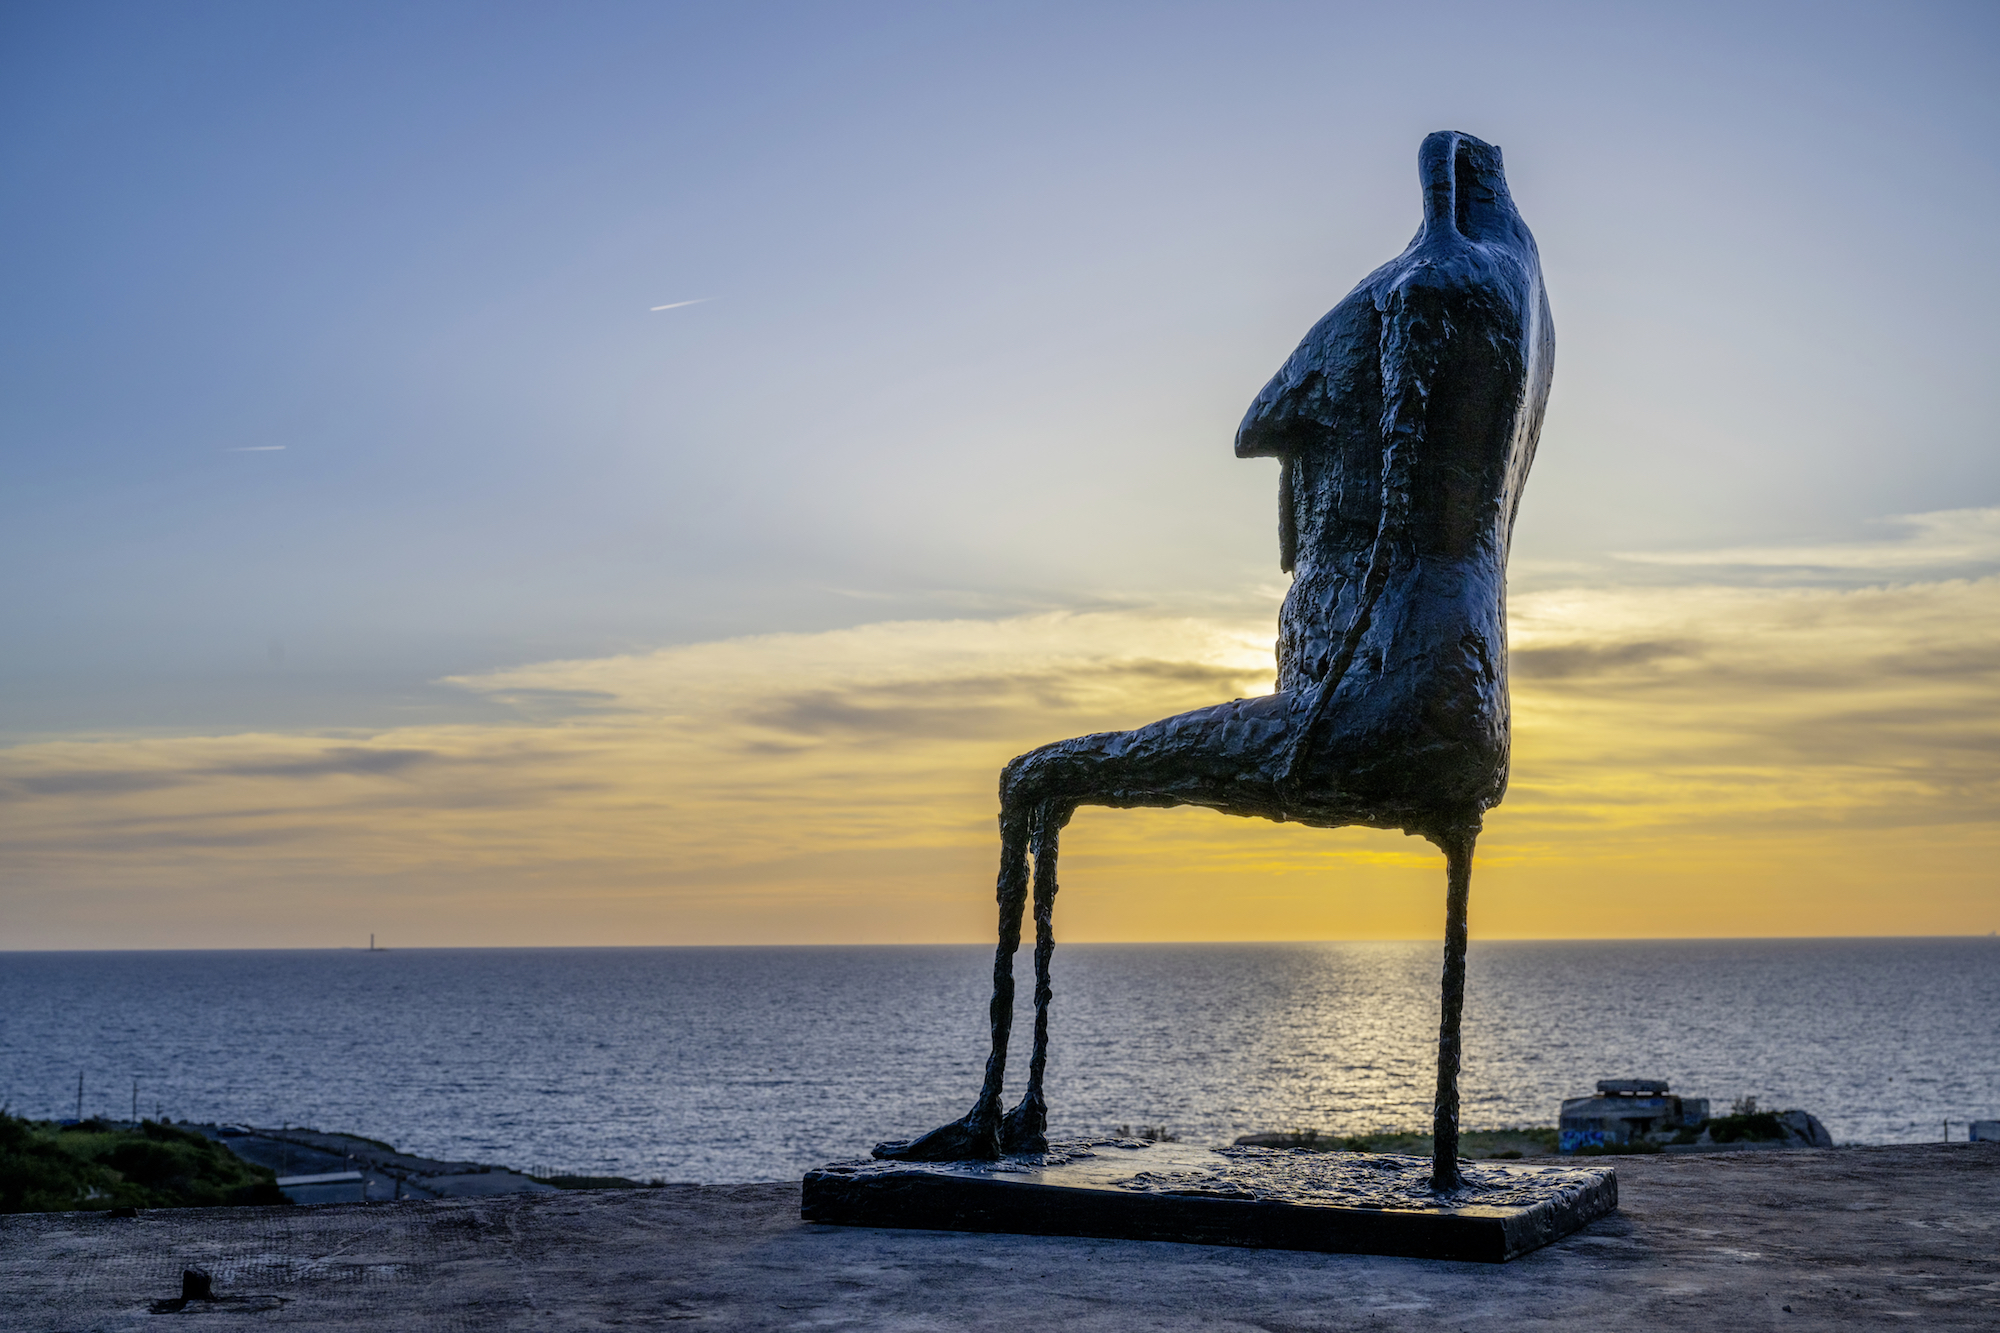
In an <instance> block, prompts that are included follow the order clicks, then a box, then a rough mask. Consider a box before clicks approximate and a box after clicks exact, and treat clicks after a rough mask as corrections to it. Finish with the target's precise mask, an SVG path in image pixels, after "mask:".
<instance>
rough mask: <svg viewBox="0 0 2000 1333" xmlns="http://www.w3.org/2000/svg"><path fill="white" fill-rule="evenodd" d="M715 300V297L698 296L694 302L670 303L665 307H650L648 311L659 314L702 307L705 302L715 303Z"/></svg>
mask: <svg viewBox="0 0 2000 1333" xmlns="http://www.w3.org/2000/svg"><path fill="white" fill-rule="evenodd" d="M714 299H715V298H714V297H713V296H697V297H695V298H694V300H692V301H669V302H667V303H666V304H665V305H656V306H648V307H647V309H648V310H651V311H654V312H658V311H661V310H679V309H680V308H681V307H682V306H684V305H700V304H702V303H703V302H704V301H713V300H714Z"/></svg>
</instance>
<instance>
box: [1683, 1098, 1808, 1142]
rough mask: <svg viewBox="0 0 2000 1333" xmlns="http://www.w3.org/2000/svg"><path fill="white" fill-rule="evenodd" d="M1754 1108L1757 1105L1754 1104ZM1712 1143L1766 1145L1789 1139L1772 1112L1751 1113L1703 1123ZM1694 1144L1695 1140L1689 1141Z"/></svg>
mask: <svg viewBox="0 0 2000 1333" xmlns="http://www.w3.org/2000/svg"><path fill="white" fill-rule="evenodd" d="M1752 1105H1753V1106H1754V1105H1755V1103H1752ZM1702 1128H1703V1129H1706V1130H1707V1131H1708V1138H1709V1142H1711V1143H1739V1142H1742V1143H1764V1142H1769V1141H1771V1140H1774V1139H1783V1138H1785V1137H1787V1135H1786V1134H1785V1127H1784V1126H1783V1125H1781V1124H1779V1123H1778V1117H1777V1116H1776V1115H1775V1114H1774V1113H1772V1112H1770V1111H1754V1110H1753V1111H1751V1112H1750V1113H1749V1114H1748V1115H1720V1116H1711V1117H1709V1119H1708V1120H1707V1121H1706V1122H1704V1123H1703V1125H1702ZM1688 1141H1689V1142H1690V1143H1692V1142H1693V1141H1694V1140H1693V1139H1692V1138H1690V1139H1689V1140H1688Z"/></svg>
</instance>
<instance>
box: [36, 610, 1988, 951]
mask: <svg viewBox="0 0 2000 1333" xmlns="http://www.w3.org/2000/svg"><path fill="white" fill-rule="evenodd" d="M1274 611H1275V607H1274V606H1273V607H1270V608H1265V609H1261V610H1260V611H1259V613H1258V614H1257V615H1256V616H1255V617H1254V619H1253V618H1252V617H1251V616H1249V615H1246V616H1245V617H1244V618H1243V620H1242V622H1241V623H1235V622H1230V623H1222V622H1218V621H1213V620H1204V619H1194V618H1185V617H1180V618H1176V617H1167V616H1160V615H1150V614H1143V613H1138V612H1097V613H1087V614H1082V613H1079V614H1050V615H1042V616H1033V617H1020V618H1015V619H1011V620H1001V621H986V622H981V621H926V622H903V623H896V624H883V625H873V626H864V627H861V628H858V629H852V630H843V631H838V632H834V633H826V634H810V635H806V634H784V635H767V636H759V637H755V638H746V639H736V640H729V641H724V642H719V643H708V644H698V645H693V646H689V647H682V648H672V649H665V650H662V651H659V652H655V653H649V654H644V655H633V656H622V657H613V658H604V659H595V660H586V661H567V662H550V663H544V664H540V665H537V666H532V667H526V668H522V669H519V670H511V671H505V672H495V673H491V674H487V675H482V676H478V677H471V678H466V679H464V680H461V681H458V682H457V683H458V684H460V685H461V686H463V687H464V688H467V689H470V690H475V691H478V692H480V693H482V694H485V695H487V696H488V697H490V698H492V699H495V700H499V701H502V702H505V703H508V704H510V705H511V706H512V708H513V709H514V711H515V714H516V717H517V720H516V721H514V722H511V723H508V724H504V725H484V726H429V727H422V726H419V727H407V728H399V729H395V730H390V731H385V732H381V733H378V734H374V735H369V736H365V737H331V736H307V735H281V734H245V735H235V736H221V737H165V738H161V737H130V736H107V737H98V738H90V739H65V740H58V741H48V742H43V743H37V744H30V745H21V746H17V747H14V748H13V749H12V750H10V751H7V752H4V754H0V794H4V795H5V796H6V797H7V799H5V800H4V801H0V821H4V824H5V835H4V836H5V839H6V845H7V846H8V847H9V849H10V851H9V859H10V865H11V870H10V877H11V879H12V880H13V884H14V887H13V888H12V889H11V890H10V894H11V904H12V905H11V906H10V908H9V911H8V913H7V921H6V924H5V928H4V934H0V946H4V947H17V948H18V947H201V946H204V945H236V944H241V945H251V944H269V945H278V944H298V945H324V944H341V943H353V942H356V941H357V940H360V939H364V938H365V937H366V935H367V934H368V933H369V932H370V931H371V930H372V931H375V932H377V933H379V934H382V935H384V936H385V937H386V938H388V939H390V940H392V941H394V942H397V943H401V944H406V945H417V944H436V945H476V944H516V945H525V944H620V943H631V944H674V943H760V942H773V943H785V942H797V943H809V942H866V941H881V942H894V941H951V940H957V941H978V940H985V939H990V938H991V932H992V925H993V923H992V913H993V908H992V877H993V871H994V865H993V858H994V854H995V846H994V843H995V840H994V831H993V814H994V807H995V802H994V796H993V787H994V781H995V778H996V776H997V773H998V770H999V768H1000V766H1001V765H1002V764H1003V763H1004V762H1005V761H1006V760H1007V759H1008V758H1010V757H1011V756H1012V755H1014V754H1016V753H1019V752H1020V751H1022V750H1024V749H1027V748H1030V747H1031V746H1033V745H1036V744H1039V743H1042V742H1045V741H1048V740H1054V739H1059V738H1061V737H1064V736H1070V735H1077V734H1081V733H1084V732H1088V731H1098V730H1108V729H1113V728H1119V727H1126V726H1131V725H1134V724H1137V723H1140V722H1144V721H1148V720H1150V719H1152V718H1155V717H1160V716H1165V715H1167V714H1170V713H1173V712H1177V711H1181V710H1184V709H1188V708H1193V707H1199V706H1201V705H1203V704H1207V703H1212V702H1216V701H1218V700H1222V699H1227V698H1230V697H1233V696H1236V695H1244V694H1251V693H1256V692H1260V691H1262V690H1267V689H1269V688H1270V678H1271V664H1270V647H1269V644H1270V637H1271V634H1270V629H1269V626H1270V624H1271V622H1272V613H1273V612H1274ZM1512 633H1513V671H1514V708H1515V754H1514V773H1513V781H1512V786H1511V790H1510V792H1509V796H1508V800H1507V803H1506V804H1505V805H1504V806H1502V807H1501V808H1500V809H1499V810H1497V811H1495V812H1494V813H1493V814H1492V815H1490V816H1489V818H1488V823H1487V832H1486V834H1485V836H1484V838H1483V839H1482V841H1481V844H1480V862H1479V864H1480V869H1479V874H1478V877H1477V878H1476V880H1475V887H1474V898H1473V927H1474V933H1475V936H1483V937H1487V938H1496V937H1517V938H1518V937H1534V938H1554V937H1609V936H1676V935H1678V936H1692V935H1738V934H1748V935H1772V934H1775V935H1813V934H1956V933H1985V932H1986V931H1989V930H1993V929H1995V928H1997V927H2000V890H1997V889H1996V887H1995V880H1994V876H1993V875H1992V872H1991V866H1992V864H1993V858H1994V853H1995V851H1996V845H1995V844H1996V841H2000V839H1996V836H1995V830H1996V825H1995V820H1994V814H1995V810H1996V808H2000V807H1996V797H2000V760H1996V756H2000V720H1997V719H2000V709H1996V707H1995V705H1996V703H2000V698H1997V697H1996V695H2000V651H1997V650H2000V579H1994V578H1985V579H1976V580H1953V581H1944V582H1934V583H1919V584H1907V585H1903V586H1899V587H1887V588H1870V589H1863V590H1858V591H1856V590H1800V589H1758V588H1748V589H1746V588H1722V587H1674V588H1610V589H1589V590H1570V591H1557V592H1549V593H1543V594H1539V595H1535V596H1528V597H1520V598H1517V599H1516V601H1515V603H1514V605H1513V608H1512ZM1063 847H1064V858H1063V866H1064V872H1063V894H1062V898H1061V900H1060V902H1059V904H1058V909H1057V927H1058V933H1059V935H1060V936H1061V937H1062V938H1065V939H1071V940H1190V939H1218V940H1219V939H1329V938H1340V939H1366V938H1431V937H1435V936H1436V935H1437V933H1438V930H1439V924H1440V917H1441V896H1442V873H1441V869H1440V860H1439V858H1438V857H1437V856H1436V854H1435V853H1434V852H1433V851H1432V850H1431V849H1430V848H1429V847H1428V846H1427V845H1426V844H1424V843H1422V842H1419V841H1415V840H1411V839H1405V838H1403V837H1400V836H1398V835H1395V834H1385V833H1379V832H1373V831H1368V830H1339V831H1331V832H1329V831H1326V830H1315V829H1305V828H1300V827H1297V826H1293V825H1276V824H1270V823H1267V822H1264V821H1256V820H1244V819H1235V818H1230V817H1227V816H1221V815H1217V814H1214V813H1212V812H1207V811H1198V810H1177V811H1106V810H1096V809H1086V810H1084V811H1081V812H1079V814H1078V816H1077V818H1076V820H1075V822H1074V823H1073V824H1072V825H1071V827H1070V830H1069V832H1068V833H1067V834H1066V835H1065V838H1064V844H1063Z"/></svg>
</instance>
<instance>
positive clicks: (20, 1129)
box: [0, 1111, 290, 1213]
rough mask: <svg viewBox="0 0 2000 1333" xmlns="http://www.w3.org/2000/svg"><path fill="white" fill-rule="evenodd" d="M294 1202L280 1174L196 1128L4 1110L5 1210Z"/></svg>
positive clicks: (1, 1189)
mask: <svg viewBox="0 0 2000 1333" xmlns="http://www.w3.org/2000/svg"><path fill="white" fill-rule="evenodd" d="M288 1202H290V1201H289V1200H288V1199H286V1198H285V1196H284V1194H283V1193H281V1192H280V1191H279V1189H278V1185H277V1176H276V1174H275V1173H273V1172H271V1171H268V1170H266V1169H265V1168H263V1167H259V1166H252V1165H250V1163H248V1162H246V1161H244V1160H242V1159H241V1158H239V1157H237V1156H236V1155H235V1154H234V1153H232V1152H230V1151H229V1150H228V1149H227V1148H225V1147H223V1146H222V1145H221V1144H219V1143H217V1142H215V1141H214V1140H212V1139H208V1138H204V1137H203V1136H202V1135H200V1134H197V1133H195V1132H194V1131H193V1130H187V1129H181V1128H178V1127H177V1126H174V1125H168V1124H162V1123H159V1122H157V1121H152V1120H147V1121H143V1122H141V1123H140V1125H139V1127H138V1128H137V1129H118V1128H115V1127H113V1126H111V1125H108V1124H106V1123H105V1122H103V1121H101V1120H86V1121H84V1122H83V1123H82V1124H80V1125H66V1126H63V1127H61V1128H58V1127H56V1126H54V1125H51V1124H48V1123H47V1122H42V1121H33V1120H22V1119H19V1118H17V1117H15V1116H11V1115H8V1114H7V1113H6V1112H5V1111H0V1212H5V1213H51V1212H63V1211H67V1210H69V1209H74V1208H203V1207H214V1206H218V1205H225V1204H279V1203H288Z"/></svg>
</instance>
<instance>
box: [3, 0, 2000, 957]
mask: <svg viewBox="0 0 2000 1333" xmlns="http://www.w3.org/2000/svg"><path fill="white" fill-rule="evenodd" d="M1996 58H2000V12H1996V11H1995V10H1994V9H1993V8H1992V7H1991V6H1989V5H1982V4H1965V5H1955V4H1924V3H1911V4H1896V5H1888V4H1861V5H1846V4H1838V3H1834V4H1825V3H1816V4H1810V5H1807V4H1765V5H1759V4H1740V3H1738V4H1728V5H1720V4H1717V5H1704V4H1698V3H1697V4H1682V5H1675V6H1671V7H1669V6H1638V5H1619V4H1605V3H1599V4H1575V5H1572V4H1507V3H1480V4H1429V5H1405V6H1389V5H1379V4H1377V5H1349V4H1339V3H1324V4H1258V3H1230V4H1186V5H1176V4H1149V5H1119V4H1064V5H1047V6H1037V5H1006V4H999V5H980V6H971V5H963V6H960V5H916V4H906V5H880V4H849V5H841V6H834V5H798V6H790V5H779V4H771V5H754V4H752V5H672V4H618V3H608V2H606V3H594V4H591V5H581V6H550V5H507V4H495V3H483V4H467V5H458V4H447V3H416V4H384V5H369V4H361V3H341V4H327V5H316V4H309V3H299V4H288V5H283V6H273V5H265V4H204V3H181V4H176V5H171V6H162V5H146V4H138V3H127V4H108V5H107V4H92V3H61V4H54V3H22V4H15V5H11V6H8V7H7V8H6V10H5V11H4V13H0V236H4V241H5V247H6V253H7V254H8V256H9V262H7V263H6V264H4V265H0V338H4V340H5V348H4V353H5V354H4V356H0V478H4V483H0V863H4V864H5V865H7V867H8V870H7V872H6V874H5V875H4V876H0V948H15V949H26V948H146V947H157V948H169V947H173V948H179V947H222V946H245V947H249V946H257V947H323V946H336V945H356V944H361V943H364V942H365V939H366V937H367V936H368V935H369V934H370V933H375V934H377V935H378V936H379V937H381V938H382V939H383V940H384V941H385V942H387V943H390V944H394V945H526V944H574V945H602V944H704V943H714V944H745V943H819V942H828V943H841V942H926V941H974V940H980V939H987V938H991V931H992V914H993V908H992V896H991V895H992V878H993V871H994V858H995V845H996V840H995V835H994V825H993V815H994V811H995V798H994V794H993V793H994V781H995V777H996V774H997V772H998V769H999V767H1000V765H1001V764H1003V763H1004V762H1005V761H1006V760H1007V759H1008V758H1009V757H1010V756H1012V755H1014V754H1016V753H1019V752H1021V751H1023V750H1026V749H1029V748H1031V747H1033V746H1035V745H1037V744H1041V743H1043V742H1046V741H1049V740H1054V739H1059V738H1061V737H1064V736H1069V735H1075V734H1080V733H1083V732H1089V731H1098V730H1105V729H1109V728H1114V727H1124V726H1130V725H1136V724H1138V723H1141V722H1145V721H1148V720H1151V719H1153V718H1156V717H1160V716H1164V715H1166V714H1168V713H1171V712H1175V711H1179V710H1182V709H1186V708H1192V707H1198V706H1201V705H1203V704H1206V703H1212V702H1217V701H1220V700H1224V699H1228V698H1232V697H1236V696H1238V695H1244V694H1252V693H1257V692H1260V691H1263V690H1268V689H1269V688H1271V676H1272V674H1273V666H1272V660H1271V645H1272V640H1273V637H1274V624H1275V616H1276V609H1277V605H1278V603H1279V601H1280V599H1281V598H1282V596H1283V593H1284V586H1285V585H1284V580H1285V577H1286V576H1285V575H1283V574H1282V573H1281V572H1280V570H1279V568H1278V558H1277V537H1276V530H1275V529H1276V486H1277V476H1276V465H1275V464H1274V463H1272V462H1271V461H1270V460H1238V459H1236V458H1234V457H1233V456H1232V452H1231V447H1230V446H1231V440H1232V436H1233V432H1234V429H1235V425H1236V423H1237V421H1238V419H1239V418H1240V417H1241V415H1242V413H1243V411H1244V409H1245V407H1246V406H1247V405H1248V404H1249V402H1250V400H1251V398H1252V397H1253V396H1254V395H1255V393H1256V392H1257V390H1258V389H1259V388H1260V387H1261V386H1262V384H1263V383H1264V381H1265V380H1266V379H1267V378H1268V377H1269V376H1270V374H1271V373H1272V372H1273V371H1274V370H1275V369H1276V368H1277V366H1278V365H1279V364H1280V363H1281V362H1282V361H1283V360H1284V358H1285V356H1286V355H1288V354H1289V352H1290V350H1291V348H1292V347H1293V346H1294V345H1295V344H1296V343H1297V341H1298V339H1299V338H1300V337H1301V336H1302V335H1303V334H1304V332H1305V331H1306V329H1307V328H1308V327H1310V326H1311V324H1312V323H1313V322H1314V321H1315V320H1316V319H1317V318H1318V317H1319V316H1320V315H1321V314H1322V313H1324V312H1325V311H1326V310H1327V309H1328V308H1330V307H1331V306H1332V305H1333V304H1334V303H1335V302H1336V301H1337V300H1338V299H1339V298H1340V297H1341V296H1342V295H1344V294H1345V293H1346V292H1347V290H1348V289H1349V288H1350V287H1352V286H1353V285H1354V284H1355V283H1356V282H1358V281H1359V280H1360V279H1361V278H1362V276H1363V275H1365V274H1366V273H1367V272H1368V271H1369V270H1370V269H1372V268H1374V267H1375V266H1376V265H1378V264H1380V263H1381V262H1383V261H1385V260H1387V259H1388V258H1390V257H1392V256H1393V255H1394V254H1396V253H1397V252H1398V251H1399V250H1400V249H1401V248H1402V246H1403V245H1404V244H1405V242H1406V241H1407V240H1408V238H1409V236H1410V234H1411V233H1412V232H1413V231H1414V230H1415V227H1416V223H1417V220H1418V196H1417V188H1416V172H1415V156H1416V149H1417V145H1418V143H1419V142H1420V141H1421V139H1422V137H1423V135H1424V134H1425V133H1427V132H1429V131H1432V130H1436V129H1445V128H1450V129H1458V130H1463V131H1466V132H1469V133H1472V134H1475V135H1478V136H1479V137H1481V138H1484V139H1487V140H1489V141H1491V142H1494V143H1497V144H1499V145H1501V147H1502V148H1503V150H1504V151H1505V153H1506V160H1507V165H1508V175H1509V180H1510V183H1511V185H1512V190H1513V193H1514V196H1515V198H1516V201H1517V202H1518V204H1519V205H1520V208H1521V211H1522V213H1523V215H1524V216H1525V217H1526V218H1527V220H1528V222H1529V224H1530V226H1531V227H1532V228H1533V229H1534V231H1535V234H1536V236H1537V238H1538V240H1539V243H1540V247H1541V251H1542V256H1543V262H1544V269H1545V274H1546V278H1547V282H1548V287H1549V292H1550V298H1551V302H1552V305H1553V308H1554V312H1555V323H1556V330H1557V348H1558V350H1557V358H1556V377H1555V388H1554V393H1553V396H1552V398H1551V402H1550V407H1549V412H1548V418H1547V424H1546V427H1545V430H1544V432H1543V436H1542V442H1541V449H1540V453H1539V456H1538V459H1537V462H1536V465H1535V470H1534V473H1533V476H1532V478H1531V480H1530V482H1529V486H1528V490H1527V495H1526V499H1525V502H1524V504H1523V507H1522V510H1521V514H1520V519H1519V525H1518V528H1517V530H1516V538H1515V547H1514V557H1513V565H1512V570H1511V589H1512V591H1511V601H1510V617H1511V635H1512V644H1513V654H1512V666H1513V677H1514V682H1513V684H1514V707H1515V738H1514V763H1513V782H1512V787H1511V789H1510V793H1509V796H1508V799H1507V802H1506V804H1505V805H1503V806H1502V807H1501V808H1500V809H1498V810H1496V811H1494V812H1493V813H1492V814H1491V815H1489V816H1488V820H1487V833H1486V835H1485V837H1484V838H1483V840H1482V842H1481V844H1480V860H1479V871H1478V877H1477V879H1476V880H1475V890H1474V898H1473V911H1472V925H1473V932H1474V935H1475V937H1480V936H1484V937H1487V938H1509V937H1512V938H1555V937H1586V938H1599V937H1633V936H1638V937H1646V936H1726V935H1855V934H1858V935H1892V934H1969V933H1976V934H1985V933H1987V932H1989V931H1993V930H1996V929H2000V878H1996V876H1995V874H1994V873H1993V870H1992V866H1993V865H1994V864H1995V859H1996V858H1995V854H1996V852H2000V721H1996V719H2000V706H1997V705H2000V451H1996V449H1995V426H1994V422H1995V420H1996V419H2000V412H1997V411H1996V409H2000V375H1995V374H1994V373H1993V369H1992V367H1993V365H1994V364H1995V362H1996V359H2000V358H1996V352H2000V333H1996V331H1995V321H1994V320H1993V318H1992V316H1991V312H1992V311H1993V310H1994V309H1995V308H1996V305H2000V247H1995V246H1994V245H1993V244H1992V242H1991V239H1990V238H1991V233H1992V219H1993V218H1994V217H1995V216H2000V171H1996V157H2000V115H1997V114H1996V112H1997V111H2000V83H1996V81H1995V80H1994V79H1993V78H1992V70H1993V68H1994V67H1995V63H1996ZM1071 828H1072V832H1071V833H1070V834H1069V835H1068V836H1067V837H1066V838H1065V843H1064V851H1065V858H1064V865H1065V874H1064V880H1063V886H1064V893H1063V898H1062V901H1061V904H1060V906H1059V909H1058V917H1057V927H1058V932H1059V934H1060V935H1061V937H1062V938H1065V939H1076V940H1201V939H1346V938H1352V939H1364V938H1429V937H1433V936H1435V935H1436V934H1437V933H1438V931H1439V930H1440V928H1441V916H1442V887H1443V876H1442V869H1441V861H1440V859H1439V858H1438V856H1437V855H1436V853H1435V852H1434V851H1433V849H1431V848H1430V847H1429V846H1428V845H1427V844H1424V843H1422V842H1419V841H1413V840H1409V839H1405V838H1402V837H1401V836H1398V835H1395V834H1385V833H1378V832H1370V831H1366V830H1341V831H1325V830H1305V829H1299V828H1296V827H1294V826H1289V825H1283V826H1280V825H1271V824H1265V823H1261V822H1252V821H1244V820H1237V819H1231V818H1228V817H1225V816H1221V815H1217V814H1214V813H1212V812H1207V811H1197V810H1180V811H1150V812H1114V811H1104V810H1089V809H1086V810H1085V811H1083V812H1081V813H1079V815H1078V816H1077V818H1076V821H1075V823H1074V824H1073V825H1072V826H1071Z"/></svg>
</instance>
